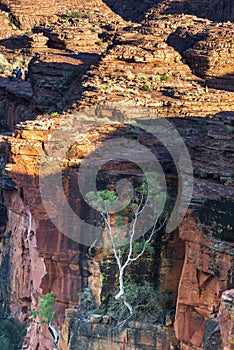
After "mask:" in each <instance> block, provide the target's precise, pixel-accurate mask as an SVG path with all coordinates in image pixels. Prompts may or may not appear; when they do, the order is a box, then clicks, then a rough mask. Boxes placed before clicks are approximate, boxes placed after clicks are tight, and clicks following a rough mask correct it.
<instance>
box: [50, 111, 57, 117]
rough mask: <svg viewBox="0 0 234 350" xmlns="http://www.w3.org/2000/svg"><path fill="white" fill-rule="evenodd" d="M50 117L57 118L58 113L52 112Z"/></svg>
mask: <svg viewBox="0 0 234 350" xmlns="http://www.w3.org/2000/svg"><path fill="white" fill-rule="evenodd" d="M50 115H51V117H58V116H59V113H58V112H52V113H51V114H50Z"/></svg>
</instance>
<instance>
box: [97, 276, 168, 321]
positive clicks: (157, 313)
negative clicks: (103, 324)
mask: <svg viewBox="0 0 234 350" xmlns="http://www.w3.org/2000/svg"><path fill="white" fill-rule="evenodd" d="M111 294H112V295H115V294H116V291H114V292H113V293H111ZM124 297H125V299H126V300H127V302H128V303H130V304H131V305H132V307H133V310H134V311H133V315H132V317H131V319H136V320H138V321H146V322H157V323H163V322H164V313H163V310H162V307H161V305H160V304H161V302H160V292H159V290H158V289H154V287H153V286H152V285H150V284H149V283H148V282H146V281H143V282H142V284H138V283H136V282H135V281H133V280H132V279H131V278H130V277H128V278H127V279H126V283H125V293H124ZM102 308H103V311H104V313H105V314H107V315H109V316H110V317H111V318H112V319H114V320H116V321H123V320H125V319H126V318H127V317H129V310H128V309H127V307H126V306H125V305H124V304H123V302H122V300H116V299H114V298H113V297H111V298H110V299H109V300H108V302H107V303H106V305H102Z"/></svg>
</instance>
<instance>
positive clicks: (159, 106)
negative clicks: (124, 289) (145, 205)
mask: <svg viewBox="0 0 234 350" xmlns="http://www.w3.org/2000/svg"><path fill="white" fill-rule="evenodd" d="M4 3H5V4H6V6H5V7H4V6H2V5H1V7H0V8H1V10H2V11H1V13H0V21H2V22H1V23H2V24H3V28H5V31H6V36H5V37H4V39H6V38H8V37H10V36H11V35H12V33H14V35H15V37H14V38H12V37H11V38H9V39H7V40H1V43H0V44H1V56H0V59H1V75H2V77H3V78H2V79H1V81H0V109H1V115H0V127H1V129H4V130H5V131H6V130H8V131H9V130H14V129H15V128H16V129H17V130H16V132H15V133H14V135H11V136H10V135H9V133H5V134H4V135H3V137H2V138H1V143H0V149H1V153H2V154H4V156H5V158H6V161H7V162H8V165H7V167H6V168H7V171H8V175H9V176H10V177H8V176H7V175H6V174H5V173H4V172H3V173H2V175H1V176H0V189H1V204H0V246H1V253H0V282H1V283H0V302H1V304H2V306H3V308H4V312H5V314H6V315H7V314H8V313H9V312H11V313H12V314H13V315H14V316H16V317H18V318H20V319H21V320H24V321H26V322H28V317H29V310H30V308H32V307H37V306H38V302H39V299H40V296H41V294H44V293H47V292H50V291H53V292H55V293H56V294H57V301H56V310H57V311H58V313H59V315H60V316H59V320H58V325H56V327H58V329H59V327H60V326H61V324H62V322H63V320H64V314H65V309H66V308H69V307H73V306H74V305H76V304H77V303H78V296H77V293H78V292H80V291H81V290H82V289H83V288H84V287H87V286H89V287H90V289H91V291H92V293H93V296H94V298H95V300H96V302H97V304H98V302H99V301H100V296H101V294H102V296H103V295H107V294H108V293H109V288H110V286H109V284H108V283H107V285H105V286H102V285H101V281H100V280H101V270H100V265H101V264H102V262H103V260H104V258H103V255H102V256H101V255H99V256H96V257H95V258H96V260H95V259H93V261H91V260H89V259H87V256H86V253H87V252H86V248H85V247H84V246H82V245H81V244H78V243H77V242H74V241H72V240H71V239H69V238H68V237H67V236H66V235H63V234H62V233H61V232H60V231H59V230H58V229H57V228H56V227H55V226H54V225H53V224H52V223H51V221H50V219H49V216H48V214H47V213H46V211H45V208H44V207H43V203H42V198H41V194H40V185H39V164H40V162H41V160H42V158H43V157H44V155H45V154H46V152H47V150H48V148H49V147H50V142H51V137H52V134H53V131H54V130H57V129H59V127H60V125H61V122H65V121H66V122H67V123H68V125H70V124H71V125H72V122H73V120H74V118H75V120H77V125H78V126H77V133H78V135H79V136H80V138H79V142H78V143H77V144H75V146H74V147H72V148H71V150H70V151H69V152H68V154H67V158H66V159H65V163H64V165H65V168H66V169H65V170H66V174H65V175H66V176H65V175H64V178H63V179H64V188H65V193H66V196H67V200H68V202H69V203H71V205H72V208H73V209H74V211H75V212H76V213H77V214H79V215H80V216H81V217H86V216H87V215H90V216H91V217H93V215H94V214H93V213H91V212H90V211H89V209H88V208H87V205H85V203H84V201H83V200H82V199H81V196H80V193H79V191H78V190H77V178H76V174H77V168H78V167H79V164H80V163H81V162H82V159H84V157H86V155H88V154H92V152H93V151H94V150H95V148H98V147H99V145H101V144H102V142H103V141H104V140H106V139H108V138H112V137H116V136H120V137H126V134H127V135H128V137H132V138H133V139H136V140H138V141H139V142H141V143H142V144H143V145H145V146H146V147H148V148H149V149H151V150H152V152H153V153H154V154H155V155H157V156H158V157H159V159H160V161H161V163H162V164H163V166H164V167H165V169H166V170H165V172H166V173H167V175H168V176H169V180H168V184H169V186H168V187H169V188H170V190H172V192H173V194H174V193H175V192H176V186H177V179H176V176H177V173H176V169H175V167H173V165H172V161H171V158H170V156H169V155H168V152H166V151H165V149H164V148H163V147H161V146H162V145H160V144H159V143H158V142H156V141H155V140H153V139H152V135H148V134H147V133H145V132H144V131H140V132H139V131H136V130H135V129H134V126H133V127H132V129H131V127H129V126H126V124H125V123H126V122H127V124H129V123H130V124H131V123H132V122H133V121H135V120H138V119H139V120H143V119H144V120H149V119H150V120H153V119H156V118H158V117H159V116H160V117H169V118H170V120H171V121H172V123H174V125H175V126H176V127H177V128H178V130H179V132H180V134H181V135H182V137H183V138H184V140H185V142H186V145H187V146H188V148H189V151H190V155H191V158H192V162H193V167H194V176H195V188H194V195H193V199H192V202H191V205H190V210H189V212H188V213H187V216H186V218H185V219H184V221H183V222H182V224H181V227H180V228H179V229H178V230H176V231H175V232H172V233H171V234H170V235H168V236H165V237H163V238H161V240H160V242H159V243H160V244H159V243H158V246H157V244H156V246H157V249H156V252H157V254H155V258H154V260H151V262H149V263H147V266H148V267H150V271H148V272H147V274H146V275H147V276H148V277H149V276H150V277H149V278H150V279H152V280H153V279H154V280H155V281H156V282H157V283H158V282H160V286H161V290H162V291H163V293H167V294H168V295H169V299H170V300H168V301H167V302H165V303H164V307H165V310H166V312H168V314H169V316H168V315H167V317H165V318H166V324H167V326H168V327H166V328H165V329H163V331H162V335H165V334H166V335H168V337H169V336H171V337H172V338H173V337H174V331H173V323H174V321H175V333H176V336H177V339H178V340H179V341H180V347H181V349H186V350H190V349H191V350H192V349H197V350H200V349H202V348H205V346H206V344H207V342H206V341H207V338H206V335H205V336H204V333H205V334H206V326H207V322H208V321H210V320H211V319H212V317H213V316H214V315H216V314H217V312H218V309H219V304H220V302H221V303H223V301H222V300H221V294H222V292H223V291H224V290H225V289H230V288H233V283H234V282H233V278H232V270H233V255H234V253H233V230H232V224H231V223H230V218H231V217H232V215H233V213H232V212H231V207H232V204H233V203H232V198H233V164H232V161H231V157H232V153H233V137H232V136H233V112H232V111H233V107H234V104H233V100H234V95H233V94H234V92H233V87H232V85H233V71H232V66H233V34H232V30H231V29H232V25H231V24H230V23H225V24H224V23H212V22H211V19H219V20H220V19H223V20H228V19H229V20H232V18H233V17H232V16H233V5H232V2H230V1H219V2H216V1H212V3H211V1H208V2H207V7H206V9H204V6H203V4H202V6H201V1H196V0H195V1H193V2H192V3H191V1H190V2H188V1H176V2H175V1H160V4H159V3H158V2H157V3H156V2H155V1H154V5H157V6H156V8H155V9H154V10H152V11H149V12H148V14H147V15H146V17H145V19H144V21H143V22H142V23H141V24H136V23H130V22H129V23H127V22H125V21H124V20H123V19H121V18H120V16H118V15H116V14H115V13H113V12H112V11H111V10H110V8H111V7H113V9H114V10H115V11H116V12H117V13H119V14H120V15H121V16H123V17H124V18H126V19H127V18H129V17H128V16H129V14H130V10H129V7H126V6H130V4H131V5H132V6H133V7H134V6H135V7H136V2H134V3H133V2H131V1H130V2H128V3H125V2H124V1H121V2H119V3H116V2H115V4H114V3H112V2H111V1H105V3H106V5H104V4H103V2H102V1H99V0H97V1H79V2H78V3H77V1H68V2H66V4H65V3H64V2H63V1H62V0H61V1H60V0H59V1H56V2H53V3H52V2H48V1H47V2H45V1H44V2H41V3H40V4H39V3H33V4H32V3H31V2H30V4H29V2H28V1H17V2H15V1H11V0H7V1H4ZM108 6H109V7H110V8H109V7H108ZM150 6H151V2H148V4H146V3H142V2H141V4H140V3H139V7H138V8H135V10H134V11H135V12H134V18H133V19H134V20H135V21H139V18H140V16H141V17H142V13H143V12H144V11H147V10H148V8H149V7H150ZM181 9H183V12H184V13H189V14H193V15H182V14H177V13H179V11H181ZM201 9H202V11H203V14H201ZM125 12H126V13H125ZM140 12H142V13H140ZM164 13H169V14H170V15H167V16H164ZM173 13H175V15H172V14H173ZM8 14H9V15H10V19H11V21H12V24H10V26H9V23H8V22H7V18H8ZM194 14H195V15H198V16H199V17H195V16H194ZM201 16H206V17H208V18H209V19H207V18H206V19H201V18H200V17H201ZM35 26H36V27H35ZM32 28H33V32H27V33H23V32H25V30H28V29H32ZM1 33H2V35H3V32H1ZM87 33H89V36H88V37H87ZM23 34H24V35H23ZM15 48H17V50H16V51H14V49H15ZM15 56H17V60H18V61H17V60H16V58H15ZM31 57H33V59H32V61H31V63H30V67H29V68H30V69H29V71H30V82H24V81H20V82H18V81H17V80H15V79H8V78H7V76H8V75H10V74H11V67H13V68H15V66H16V65H20V66H22V67H27V64H28V61H29V59H30V58H31ZM5 60H6V61H5ZM198 62H199V65H198ZM96 104H98V106H96ZM142 106H143V107H144V108H141V107H142ZM88 107H90V110H89V111H88V116H85V117H84V118H81V117H80V116H73V115H72V112H75V111H77V110H80V109H81V110H83V108H86V109H87V108H88ZM145 107H146V108H145ZM39 113H49V114H50V115H47V116H38V114H39ZM59 113H61V114H60V115H59ZM215 113H218V114H217V115H216V117H215V118H211V117H212V116H213V115H214V114H215ZM186 116H188V117H189V118H181V117H186ZM198 116H199V118H198ZM191 117H197V118H191ZM201 117H206V118H201ZM79 118H80V119H79ZM108 118H109V121H108ZM32 119H35V120H32ZM23 120H27V121H25V122H24V123H23V122H21V124H20V125H18V126H17V127H16V124H17V123H18V122H20V121H23ZM59 140H60V139H59V138H58V141H59ZM217 159H218V161H217ZM145 161H147V159H146V160H145ZM116 169H117V168H116ZM116 169H115V170H116ZM117 170H118V169H117ZM121 171H122V172H123V173H124V174H125V173H128V174H129V173H131V175H132V176H133V175H136V173H137V171H136V169H135V168H134V169H132V168H131V169H129V167H127V166H126V164H125V165H124V166H123V167H122V168H120V172H121ZM52 176H53V171H52ZM11 179H12V180H14V182H13V181H12V180H11ZM106 179H107V177H106V178H105V181H106ZM103 181H104V180H103ZM52 185H53V179H52V180H51V186H52ZM56 196H58V192H57V190H56V189H55V190H54V197H55V198H56ZM61 208H63V203H61ZM53 214H54V215H55V214H56V211H55V210H54V212H53ZM68 219H69V218H68V217H66V218H65V219H64V222H65V223H66V224H67V225H68V224H69V223H68ZM62 220H63V219H61V221H62ZM9 242H11V244H9ZM143 265H144V264H143ZM141 268H142V266H141ZM137 271H138V269H137ZM139 271H140V268H139ZM142 271H143V272H142ZM141 272H142V273H145V271H144V269H143V268H142V270H141ZM108 273H109V275H108V276H109V277H110V281H111V283H112V282H113V281H114V280H113V276H111V275H113V273H111V272H108ZM171 276H173V280H172V278H171ZM156 282H155V283H156ZM113 283H114V282H113ZM175 306H176V315H175V320H174V316H173V310H174V309H175ZM228 310H229V309H228ZM226 311H227V308H226V306H225V305H224V306H223V305H222V306H221V308H220V315H222V317H223V321H220V328H221V334H222V337H223V339H224V344H225V346H230V342H231V341H232V335H231V334H232V329H231V328H232V326H231V322H230V318H228V317H229V316H230V315H227V312H226ZM222 322H223V323H222ZM226 324H227V325H228V326H227V327H226V326H224V325H226ZM225 327H226V330H225ZM93 328H95V325H94V327H93ZM135 328H137V327H135ZM138 328H139V327H138ZM139 329H140V328H139ZM139 329H138V332H139V333H144V332H142V329H140V330H139ZM131 332H132V331H131V330H130V331H129V333H131ZM134 332H135V331H134ZM153 332H154V331H153ZM136 333H137V331H136ZM169 334H170V335H169ZM210 334H211V333H209V334H208V338H209V336H210ZM151 335H152V334H151ZM66 336H67V343H66V346H68V345H67V344H68V343H69V341H68V334H66ZM66 336H65V338H66ZM82 336H83V335H82ZM153 337H154V336H153ZM129 339H130V342H131V341H132V340H131V337H129ZM208 340H209V339H208ZM73 341H74V344H73V345H71V346H73V347H74V348H76V341H77V340H76V338H75V336H74V337H73ZM82 341H84V339H82ZM144 341H146V338H144ZM113 343H115V341H114V342H113ZM120 343H121V345H119V344H118V346H123V347H125V346H126V339H124V341H122V340H121V342H120ZM103 344H104V345H103V346H107V347H108V346H109V345H106V343H105V340H103ZM226 344H229V345H226ZM112 345H113V344H112ZM112 345H111V346H112ZM114 345H116V344H114ZM138 345H139V344H138ZM148 345H149V346H151V345H152V344H148ZM139 346H142V344H141V343H140V345H139ZM167 346H169V345H167ZM24 347H25V349H28V350H36V349H37V350H42V349H43V350H44V349H45V348H46V349H50V348H51V347H52V338H51V337H50V335H49V334H48V332H47V329H46V327H45V326H44V327H41V325H40V324H39V323H36V322H35V323H32V324H31V325H30V329H29V332H28V335H27V337H26V339H25V345H24Z"/></svg>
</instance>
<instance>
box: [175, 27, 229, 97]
mask: <svg viewBox="0 0 234 350" xmlns="http://www.w3.org/2000/svg"><path fill="white" fill-rule="evenodd" d="M231 28H232V24H223V23H218V24H210V25H205V26H204V25H200V24H199V23H197V25H196V24H195V25H194V26H193V27H191V28H189V27H187V28H184V27H180V28H178V29H177V30H176V31H175V33H173V34H172V35H171V36H170V37H169V39H168V42H169V43H170V44H171V45H172V46H173V47H175V49H176V50H177V51H178V52H180V53H181V54H182V56H183V57H184V58H185V59H186V62H187V63H188V65H189V66H190V68H191V69H192V71H193V72H194V73H195V74H196V75H198V76H200V77H202V78H204V79H205V80H206V83H207V84H208V86H212V87H215V88H220V89H226V90H227V89H228V90H231V91H232V90H233V70H232V65H233V63H232V62H233V61H232V60H233V42H234V38H233V35H232V31H231ZM220 37H222V40H220Z"/></svg>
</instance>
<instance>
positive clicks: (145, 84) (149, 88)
mask: <svg viewBox="0 0 234 350" xmlns="http://www.w3.org/2000/svg"><path fill="white" fill-rule="evenodd" d="M142 89H143V90H145V91H151V87H150V86H149V84H147V83H144V84H143V85H142Z"/></svg>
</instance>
